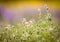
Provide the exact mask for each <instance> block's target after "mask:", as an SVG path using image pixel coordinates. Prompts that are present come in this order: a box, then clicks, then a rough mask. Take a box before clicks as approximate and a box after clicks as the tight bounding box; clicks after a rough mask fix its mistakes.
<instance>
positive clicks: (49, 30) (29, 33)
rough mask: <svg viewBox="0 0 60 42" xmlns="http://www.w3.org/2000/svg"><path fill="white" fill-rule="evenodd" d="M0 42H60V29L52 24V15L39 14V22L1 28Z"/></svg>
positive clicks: (24, 20) (23, 22)
mask: <svg viewBox="0 0 60 42" xmlns="http://www.w3.org/2000/svg"><path fill="white" fill-rule="evenodd" d="M0 42H60V28H59V27H58V26H57V24H55V23H53V22H52V17H51V14H50V13H48V12H47V14H45V15H44V16H43V14H41V13H39V14H38V20H37V21H35V20H34V19H32V20H29V21H27V20H26V18H23V19H22V21H21V23H15V24H12V25H11V24H3V25H2V26H0Z"/></svg>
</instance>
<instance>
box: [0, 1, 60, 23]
mask: <svg viewBox="0 0 60 42" xmlns="http://www.w3.org/2000/svg"><path fill="white" fill-rule="evenodd" d="M59 4H60V1H58V0H52V1H49V0H2V1H0V22H4V21H6V22H8V23H13V22H20V20H21V19H22V18H26V19H27V20H30V19H36V20H37V15H38V14H39V13H40V12H41V13H42V14H46V11H45V7H48V8H49V12H50V13H51V14H52V15H53V16H54V17H55V18H57V19H58V20H60V5H59Z"/></svg>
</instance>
